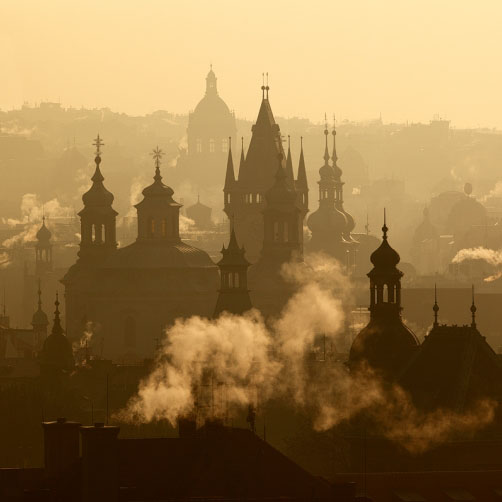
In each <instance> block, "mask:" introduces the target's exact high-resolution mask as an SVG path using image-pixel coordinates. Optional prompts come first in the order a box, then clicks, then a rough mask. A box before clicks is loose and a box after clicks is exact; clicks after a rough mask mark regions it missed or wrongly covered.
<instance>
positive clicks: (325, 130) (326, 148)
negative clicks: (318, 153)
mask: <svg viewBox="0 0 502 502" xmlns="http://www.w3.org/2000/svg"><path fill="white" fill-rule="evenodd" d="M328 134H329V132H328V119H327V118H326V114H324V143H325V144H324V162H325V165H328V162H329V151H328Z"/></svg>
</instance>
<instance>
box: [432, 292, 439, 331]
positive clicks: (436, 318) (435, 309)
mask: <svg viewBox="0 0 502 502" xmlns="http://www.w3.org/2000/svg"><path fill="white" fill-rule="evenodd" d="M432 310H433V311H434V325H433V326H434V327H435V328H436V327H437V326H439V323H438V312H439V305H438V293H437V287H436V283H434V306H433V307H432Z"/></svg>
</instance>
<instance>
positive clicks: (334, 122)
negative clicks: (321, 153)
mask: <svg viewBox="0 0 502 502" xmlns="http://www.w3.org/2000/svg"><path fill="white" fill-rule="evenodd" d="M331 134H333V155H332V156H331V158H332V159H333V166H334V165H335V164H336V161H337V160H338V156H337V155H336V118H335V114H334V113H333V132H332V133H331Z"/></svg>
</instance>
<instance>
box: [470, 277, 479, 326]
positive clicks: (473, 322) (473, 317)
mask: <svg viewBox="0 0 502 502" xmlns="http://www.w3.org/2000/svg"><path fill="white" fill-rule="evenodd" d="M477 310H478V309H477V308H476V305H475V303H474V284H473V285H472V305H471V316H472V322H471V327H472V328H475V327H476V311H477Z"/></svg>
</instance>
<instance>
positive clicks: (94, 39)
mask: <svg viewBox="0 0 502 502" xmlns="http://www.w3.org/2000/svg"><path fill="white" fill-rule="evenodd" d="M501 16H502V6H501V4H500V2H498V1H496V0H487V1H483V2H479V3H478V4H477V5H476V8H475V9H473V8H472V2H469V1H467V0H457V1H453V0H445V1H441V2H437V1H433V0H426V1H422V2H418V1H417V2H415V1H413V2H403V1H400V0H386V1H385V2H374V1H370V0H355V1H351V2H323V1H317V0H316V1H313V2H309V3H303V2H288V1H284V0H278V1H275V2H268V1H263V0H259V1H256V2H232V1H226V0H221V1H216V2H205V1H190V2H174V1H167V2H166V1H161V0H151V1H148V2H147V3H146V4H143V3H141V2H134V1H130V0H126V1H118V0H109V1H106V2H98V1H96V0H91V1H86V2H84V1H81V0H77V1H74V2H65V1H62V0H54V1H51V2H33V1H27V0H20V1H11V0H5V1H3V2H2V5H1V6H0V17H1V23H2V30H1V33H0V44H1V47H2V53H1V55H0V67H1V68H2V73H1V74H2V78H1V80H2V92H1V93H0V108H1V109H10V108H13V107H18V106H20V105H21V104H22V103H23V102H24V101H27V102H30V103H38V102H40V101H43V100H46V101H59V100H60V101H61V103H62V104H63V105H64V106H73V107H80V106H81V105H83V106H85V107H87V108H95V107H97V108H101V107H109V108H111V109H112V110H113V111H117V112H125V113H128V114H135V115H143V114H146V113H149V112H152V111H154V110H157V109H168V110H169V111H171V112H175V113H183V112H185V111H186V110H188V109H190V108H192V107H193V106H194V103H193V96H194V95H196V94H197V93H200V91H201V84H200V81H199V80H198V79H197V78H196V77H197V76H198V75H200V73H201V72H202V71H204V70H205V69H206V68H207V66H208V65H209V64H210V63H212V64H213V65H214V67H215V69H217V71H218V76H219V78H220V81H221V91H222V92H223V93H224V95H225V96H226V100H227V103H228V104H229V106H230V107H231V108H232V109H234V110H235V111H236V114H237V116H238V117H241V118H247V119H252V118H253V115H254V113H255V108H256V106H257V100H258V96H256V93H255V92H254V91H255V89H256V88H257V86H259V85H261V75H262V73H263V72H269V77H270V86H271V88H272V91H271V92H272V93H273V96H274V103H275V111H276V113H278V114H279V115H281V116H301V117H307V118H309V119H310V120H313V121H315V122H320V121H321V120H322V117H323V115H324V112H325V111H328V113H331V109H329V110H326V108H327V107H331V108H333V109H336V111H337V114H338V116H339V117H340V119H342V120H343V119H349V120H356V121H357V120H367V119H372V118H376V117H378V116H379V115H380V113H381V114H382V116H383V119H384V120H385V121H386V122H406V121H410V122H420V121H422V122H423V121H427V120H429V119H431V118H432V117H433V116H435V115H439V116H441V117H443V118H447V119H449V120H451V121H452V124H453V125H454V126H455V127H483V126H484V127H489V128H491V127H499V128H500V127H502V120H501V119H500V116H499V114H498V113H497V109H498V107H500V106H501V105H502V99H501V96H500V92H499V90H500V88H501V87H502V70H501V69H500V65H499V64H497V60H496V58H494V57H493V55H494V54H498V53H500V51H501V50H502V32H501V31H500V26H499V22H500V18H501Z"/></svg>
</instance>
